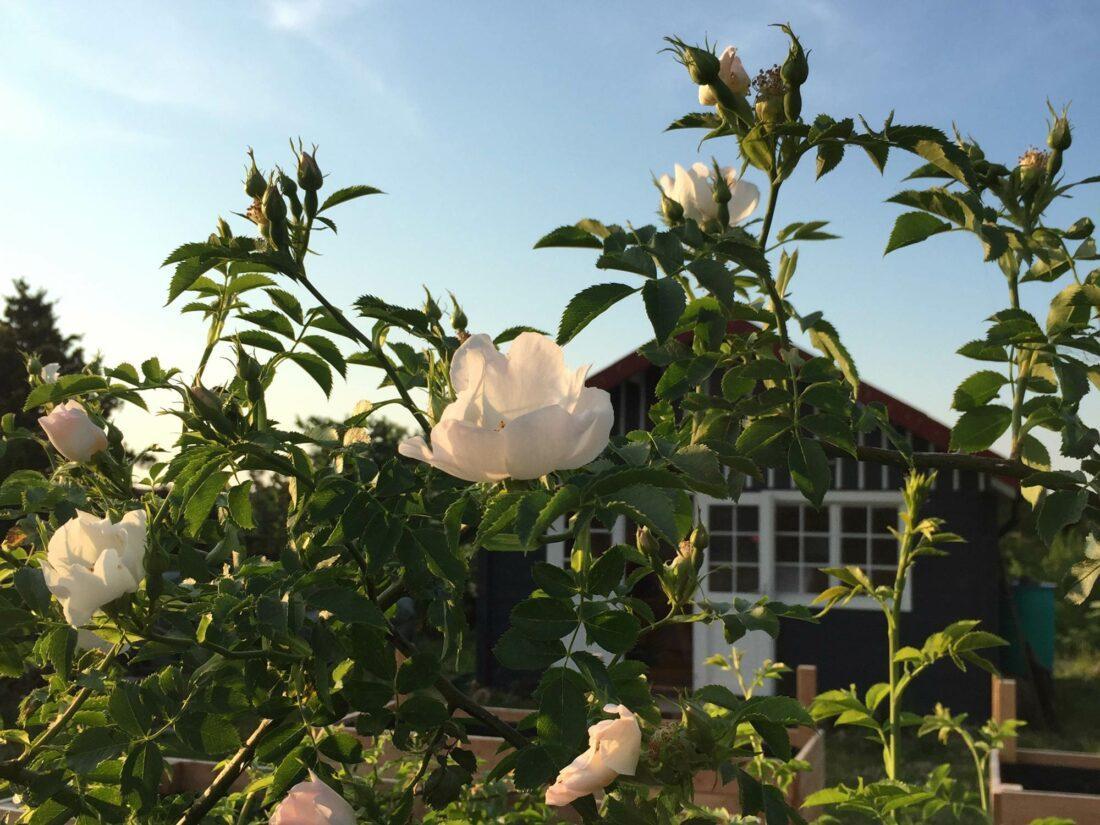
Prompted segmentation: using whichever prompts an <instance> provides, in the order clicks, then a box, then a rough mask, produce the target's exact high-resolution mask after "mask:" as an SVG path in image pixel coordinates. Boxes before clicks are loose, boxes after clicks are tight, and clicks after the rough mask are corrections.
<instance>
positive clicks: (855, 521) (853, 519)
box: [840, 507, 867, 533]
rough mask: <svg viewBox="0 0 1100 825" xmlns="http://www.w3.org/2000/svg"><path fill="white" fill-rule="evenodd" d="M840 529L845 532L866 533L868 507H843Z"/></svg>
mask: <svg viewBox="0 0 1100 825" xmlns="http://www.w3.org/2000/svg"><path fill="white" fill-rule="evenodd" d="M840 529H841V530H842V531H844V532H845V533H866V532H867V508H866V507H842V508H841V509H840Z"/></svg>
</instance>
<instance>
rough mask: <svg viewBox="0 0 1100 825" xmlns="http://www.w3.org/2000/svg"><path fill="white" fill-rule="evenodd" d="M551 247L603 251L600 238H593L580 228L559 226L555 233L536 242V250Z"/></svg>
mask: <svg viewBox="0 0 1100 825" xmlns="http://www.w3.org/2000/svg"><path fill="white" fill-rule="evenodd" d="M551 246H565V247H579V248H584V249H603V244H602V243H601V242H600V239H599V238H596V237H593V235H592V234H591V233H590V232H586V231H585V230H583V229H581V228H580V227H579V226H559V227H558V228H557V229H555V230H554V231H553V232H548V233H547V234H545V235H543V236H542V237H541V238H539V239H538V241H536V242H535V247H534V248H535V249H545V248H547V247H551Z"/></svg>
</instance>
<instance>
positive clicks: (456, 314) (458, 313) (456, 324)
mask: <svg viewBox="0 0 1100 825" xmlns="http://www.w3.org/2000/svg"><path fill="white" fill-rule="evenodd" d="M447 294H448V295H450V296H451V307H452V310H451V329H453V330H454V331H455V332H465V331H466V327H468V326H469V325H470V321H469V319H468V318H467V317H466V312H465V311H464V310H463V309H462V307H460V306H459V305H458V299H457V298H455V296H454V293H453V292H448V293H447Z"/></svg>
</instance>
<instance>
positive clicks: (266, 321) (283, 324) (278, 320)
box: [240, 309, 294, 339]
mask: <svg viewBox="0 0 1100 825" xmlns="http://www.w3.org/2000/svg"><path fill="white" fill-rule="evenodd" d="M240 319H241V320H242V321H248V322H249V323H252V324H255V325H256V326H258V327H263V328H264V329H266V330H269V331H270V332H277V333H278V334H279V335H282V336H283V337H285V338H291V339H293V338H294V327H293V326H291V324H290V320H289V319H288V318H287V317H286V316H285V315H283V314H282V313H281V312H276V311H275V310H273V309H253V310H249V311H248V312H242V313H241V314H240Z"/></svg>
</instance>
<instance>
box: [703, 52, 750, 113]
mask: <svg viewBox="0 0 1100 825" xmlns="http://www.w3.org/2000/svg"><path fill="white" fill-rule="evenodd" d="M718 64H719V66H718V79H719V80H721V81H722V82H723V83H725V84H726V85H727V86H729V89H730V91H731V92H733V93H734V94H738V95H746V94H748V92H749V73H748V72H746V71H745V66H744V64H742V63H741V58H740V57H738V56H737V49H735V48H734V47H733V46H726V50H725V51H724V52H722V56H721V57H719V58H718ZM699 102H700V103H701V104H702V105H704V106H715V105H717V103H718V98H717V97H715V96H714V92H712V91H711V89H710V87H709V86H700V87H699Z"/></svg>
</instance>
